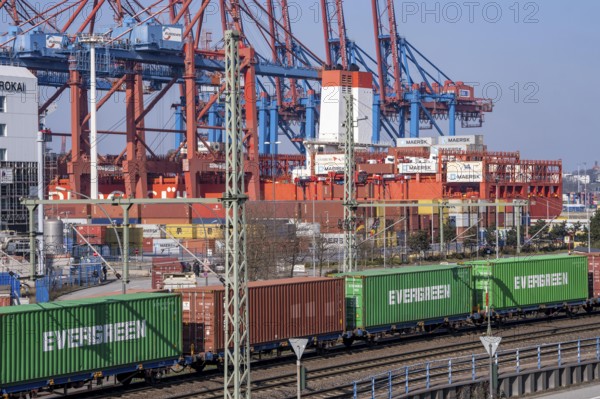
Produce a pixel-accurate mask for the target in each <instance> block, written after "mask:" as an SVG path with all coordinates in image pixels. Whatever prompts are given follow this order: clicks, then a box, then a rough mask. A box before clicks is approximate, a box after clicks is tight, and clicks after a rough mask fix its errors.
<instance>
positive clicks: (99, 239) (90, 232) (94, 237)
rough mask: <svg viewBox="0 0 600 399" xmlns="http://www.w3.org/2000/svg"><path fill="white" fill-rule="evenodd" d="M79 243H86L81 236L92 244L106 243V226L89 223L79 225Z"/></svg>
mask: <svg viewBox="0 0 600 399" xmlns="http://www.w3.org/2000/svg"><path fill="white" fill-rule="evenodd" d="M77 231H78V232H79V234H76V235H77V244H80V245H85V241H84V240H83V239H82V238H81V236H83V237H85V239H86V240H88V242H89V243H90V244H92V245H102V244H106V226H101V225H93V224H87V225H82V226H77Z"/></svg>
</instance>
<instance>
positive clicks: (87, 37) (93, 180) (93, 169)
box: [79, 34, 106, 199]
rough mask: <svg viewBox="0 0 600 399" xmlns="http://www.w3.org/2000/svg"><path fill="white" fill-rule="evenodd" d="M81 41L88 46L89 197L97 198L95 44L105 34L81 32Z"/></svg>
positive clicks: (103, 40) (100, 42)
mask: <svg viewBox="0 0 600 399" xmlns="http://www.w3.org/2000/svg"><path fill="white" fill-rule="evenodd" d="M79 41H80V42H81V43H87V44H89V46H90V197H91V198H92V199H98V148H97V144H98V127H97V125H96V44H102V43H104V42H105V41H106V36H104V35H98V34H82V35H81V36H80V37H79Z"/></svg>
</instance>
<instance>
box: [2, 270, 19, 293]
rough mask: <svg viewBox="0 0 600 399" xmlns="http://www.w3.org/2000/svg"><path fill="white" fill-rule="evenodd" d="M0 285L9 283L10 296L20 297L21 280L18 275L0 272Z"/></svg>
mask: <svg viewBox="0 0 600 399" xmlns="http://www.w3.org/2000/svg"><path fill="white" fill-rule="evenodd" d="M0 285H10V296H11V298H20V297H21V282H20V281H19V276H18V275H16V274H14V273H12V274H11V272H1V273H0Z"/></svg>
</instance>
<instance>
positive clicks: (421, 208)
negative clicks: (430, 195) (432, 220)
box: [419, 199, 437, 215]
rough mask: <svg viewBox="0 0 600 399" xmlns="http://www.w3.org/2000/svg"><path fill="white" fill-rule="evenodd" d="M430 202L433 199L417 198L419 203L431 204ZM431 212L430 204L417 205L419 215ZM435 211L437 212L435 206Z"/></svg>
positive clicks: (432, 211)
mask: <svg viewBox="0 0 600 399" xmlns="http://www.w3.org/2000/svg"><path fill="white" fill-rule="evenodd" d="M432 202H433V200H430V199H427V200H419V204H431V203H432ZM432 213H434V210H433V207H432V206H419V215H431V214H432ZM435 213H437V208H436V210H435Z"/></svg>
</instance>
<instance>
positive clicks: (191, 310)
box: [177, 277, 345, 353]
mask: <svg viewBox="0 0 600 399" xmlns="http://www.w3.org/2000/svg"><path fill="white" fill-rule="evenodd" d="M177 291H178V292H181V293H182V300H183V345H184V352H188V353H189V352H190V351H191V350H192V345H193V348H194V350H195V352H196V353H206V352H212V353H219V352H221V351H222V350H223V348H224V337H223V334H224V333H223V320H224V317H223V300H224V294H225V291H224V288H223V287H222V286H211V287H198V288H187V289H181V290H177ZM248 295H249V298H248V305H249V318H250V320H249V324H250V331H249V334H250V345H252V346H253V347H254V350H260V348H261V346H263V345H264V347H265V348H266V347H269V346H271V345H277V344H281V345H287V340H288V339H289V338H294V337H310V338H312V337H314V336H320V337H321V338H323V337H325V336H326V337H329V338H331V339H336V338H337V337H338V336H339V334H341V333H343V331H344V329H345V296H344V279H339V278H321V277H318V278H314V277H310V278H307V277H299V278H288V279H281V280H270V281H254V282H251V283H249V284H248Z"/></svg>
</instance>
